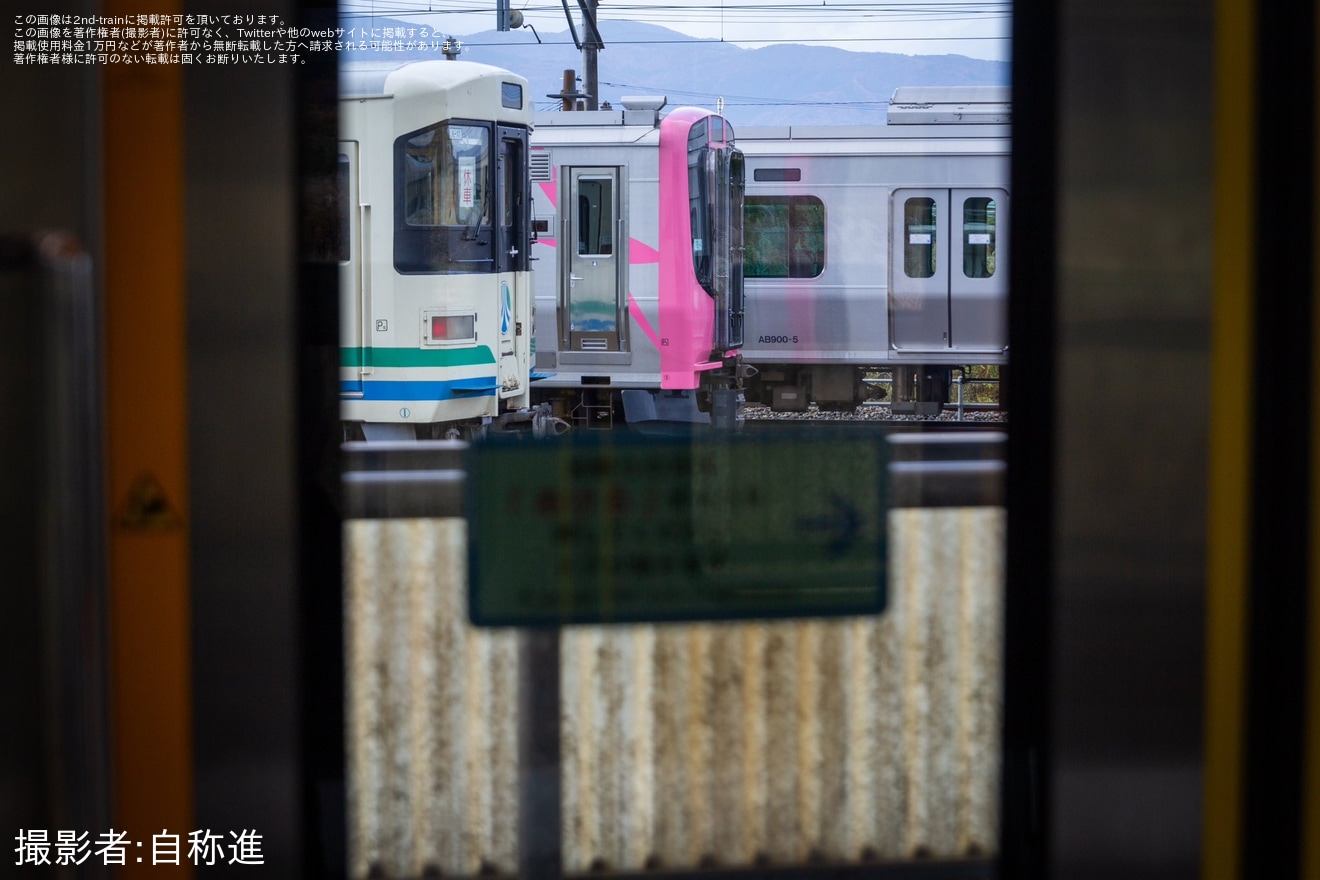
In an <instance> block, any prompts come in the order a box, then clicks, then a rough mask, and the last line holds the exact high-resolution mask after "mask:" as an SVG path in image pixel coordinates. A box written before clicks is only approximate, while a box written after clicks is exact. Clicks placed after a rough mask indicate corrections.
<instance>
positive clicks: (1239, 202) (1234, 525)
mask: <svg viewBox="0 0 1320 880" xmlns="http://www.w3.org/2000/svg"><path fill="white" fill-rule="evenodd" d="M1255 43H1256V33H1255V4H1254V2H1253V0H1217V2H1216V3H1215V74H1214V86H1215V103H1214V108H1215V122H1214V132H1215V160H1214V237H1215V239H1214V253H1215V265H1214V279H1215V280H1214V292H1213V328H1212V331H1211V375H1210V387H1211V388H1212V389H1214V397H1215V406H1214V407H1213V408H1212V414H1211V424H1210V486H1209V490H1210V491H1209V501H1210V510H1209V535H1208V551H1207V560H1206V564H1207V573H1206V574H1207V581H1206V583H1207V594H1206V606H1207V620H1206V717H1205V805H1204V837H1203V844H1202V854H1203V858H1202V878H1203V880H1236V878H1238V876H1239V871H1240V863H1241V858H1242V828H1243V821H1242V820H1243V817H1242V797H1243V767H1244V760H1245V758H1244V745H1245V740H1244V730H1245V727H1244V717H1245V714H1246V713H1245V709H1246V705H1245V697H1246V695H1245V686H1246V642H1247V615H1248V614H1249V604H1248V601H1247V595H1248V593H1247V587H1248V583H1247V579H1248V564H1249V561H1250V531H1249V528H1250V506H1251V481H1250V459H1251V452H1252V450H1251V435H1250V426H1251V424H1252V419H1251V413H1250V402H1251V399H1252V394H1251V388H1252V382H1253V375H1252V360H1253V355H1252V351H1253V343H1252V336H1253V332H1254V323H1253V318H1254V316H1253V310H1252V303H1253V295H1254V291H1253V281H1252V277H1253V272H1254V264H1255V241H1254V229H1255V224H1254V213H1255V204H1254V200H1255V180H1254V175H1255V155H1256V154H1255V144H1254V132H1255V124H1254V118H1253V114H1252V110H1253V107H1254V100H1253V96H1254V94H1255V89H1256V85H1255V82H1256V76H1255Z"/></svg>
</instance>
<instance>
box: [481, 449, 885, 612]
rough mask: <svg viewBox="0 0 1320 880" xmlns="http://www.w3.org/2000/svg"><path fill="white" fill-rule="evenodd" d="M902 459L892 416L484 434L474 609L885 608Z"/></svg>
mask: <svg viewBox="0 0 1320 880" xmlns="http://www.w3.org/2000/svg"><path fill="white" fill-rule="evenodd" d="M887 459H888V454H887V448H886V444H885V441H884V438H883V437H882V436H881V435H880V434H879V433H878V432H866V433H858V434H845V433H835V432H819V431H815V432H813V431H804V432H793V433H791V434H789V433H785V434H779V433H776V434H773V435H756V436H742V435H735V436H726V437H719V436H714V435H711V434H703V435H693V436H691V437H681V438H675V437H669V438H665V437H642V436H638V435H635V434H631V433H628V432H619V431H614V432H603V431H602V432H595V431H578V432H573V433H571V434H569V435H566V436H565V437H562V438H558V439H556V440H553V441H550V440H546V441H525V442H510V443H503V442H484V443H479V444H475V445H474V446H473V447H472V448H471V450H469V458H468V481H469V482H468V487H467V493H466V494H467V501H466V511H467V517H468V525H469V529H470V530H471V531H470V534H469V538H470V540H469V548H470V550H469V575H468V577H469V585H470V595H469V599H470V601H469V609H470V615H471V619H472V622H473V623H474V624H477V625H481V626H542V625H544V626H550V625H562V624H571V623H608V622H620V623H621V622H662V621H678V620H730V619H752V618H775V617H806V616H834V615H846V614H874V613H877V612H879V611H881V610H883V608H884V605H885V599H886V591H885V573H886V572H885V567H886V530H885V518H886V503H885V497H884V496H885V492H884V480H885V479H886V463H887Z"/></svg>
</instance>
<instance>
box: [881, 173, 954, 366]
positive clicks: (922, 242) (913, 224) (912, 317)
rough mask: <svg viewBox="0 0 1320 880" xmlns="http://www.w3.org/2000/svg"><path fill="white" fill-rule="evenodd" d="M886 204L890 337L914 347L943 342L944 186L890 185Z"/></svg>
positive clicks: (946, 316)
mask: <svg viewBox="0 0 1320 880" xmlns="http://www.w3.org/2000/svg"><path fill="white" fill-rule="evenodd" d="M891 204H892V209H891V210H892V216H891V228H892V229H893V230H894V231H893V235H894V244H895V248H894V252H893V253H892V254H891V257H890V261H889V262H890V267H891V268H890V283H889V302H890V313H891V317H890V333H891V334H892V339H891V342H892V344H893V346H894V347H895V348H903V349H916V350H920V351H932V350H940V349H944V348H948V347H949V260H948V257H947V254H948V245H947V244H946V243H945V242H947V241H948V238H949V210H948V206H949V191H948V190H946V189H896V190H894V193H893V197H892V200H891Z"/></svg>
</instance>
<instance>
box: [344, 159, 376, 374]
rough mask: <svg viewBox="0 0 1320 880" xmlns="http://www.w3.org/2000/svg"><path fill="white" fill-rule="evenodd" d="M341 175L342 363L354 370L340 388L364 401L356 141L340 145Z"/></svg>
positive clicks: (364, 271) (366, 360)
mask: <svg viewBox="0 0 1320 880" xmlns="http://www.w3.org/2000/svg"><path fill="white" fill-rule="evenodd" d="M338 175H339V179H338V194H337V198H338V199H339V206H338V207H339V241H338V248H339V290H340V291H341V292H340V311H341V312H342V318H341V326H342V329H341V330H340V336H341V339H340V346H341V348H342V349H343V352H344V354H343V356H342V357H341V361H340V362H341V363H342V364H343V365H344V366H346V367H351V368H352V375H351V376H349V375H345V376H343V377H341V379H340V385H339V388H340V395H341V396H343V397H361V396H362V376H363V374H364V373H367V372H370V369H371V334H370V333H369V332H368V330H367V322H368V320H369V319H370V314H369V299H370V291H371V279H370V275H369V272H370V271H371V267H370V266H368V265H367V262H366V260H364V259H363V255H362V218H361V216H360V214H361V212H363V211H365V210H366V208H364V207H360V205H361V198H360V196H359V190H358V186H359V180H358V145H357V142H356V141H340V143H339V170H338ZM345 373H347V371H345Z"/></svg>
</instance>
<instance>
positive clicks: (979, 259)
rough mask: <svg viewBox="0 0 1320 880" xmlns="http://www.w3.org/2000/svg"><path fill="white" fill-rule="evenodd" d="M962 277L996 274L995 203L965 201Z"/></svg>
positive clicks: (972, 199) (988, 276)
mask: <svg viewBox="0 0 1320 880" xmlns="http://www.w3.org/2000/svg"><path fill="white" fill-rule="evenodd" d="M963 274H964V275H966V276H967V277H968V278H991V277H993V276H994V274H995V200H994V199H990V198H984V197H978V198H971V199H967V200H966V201H965V202H963Z"/></svg>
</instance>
